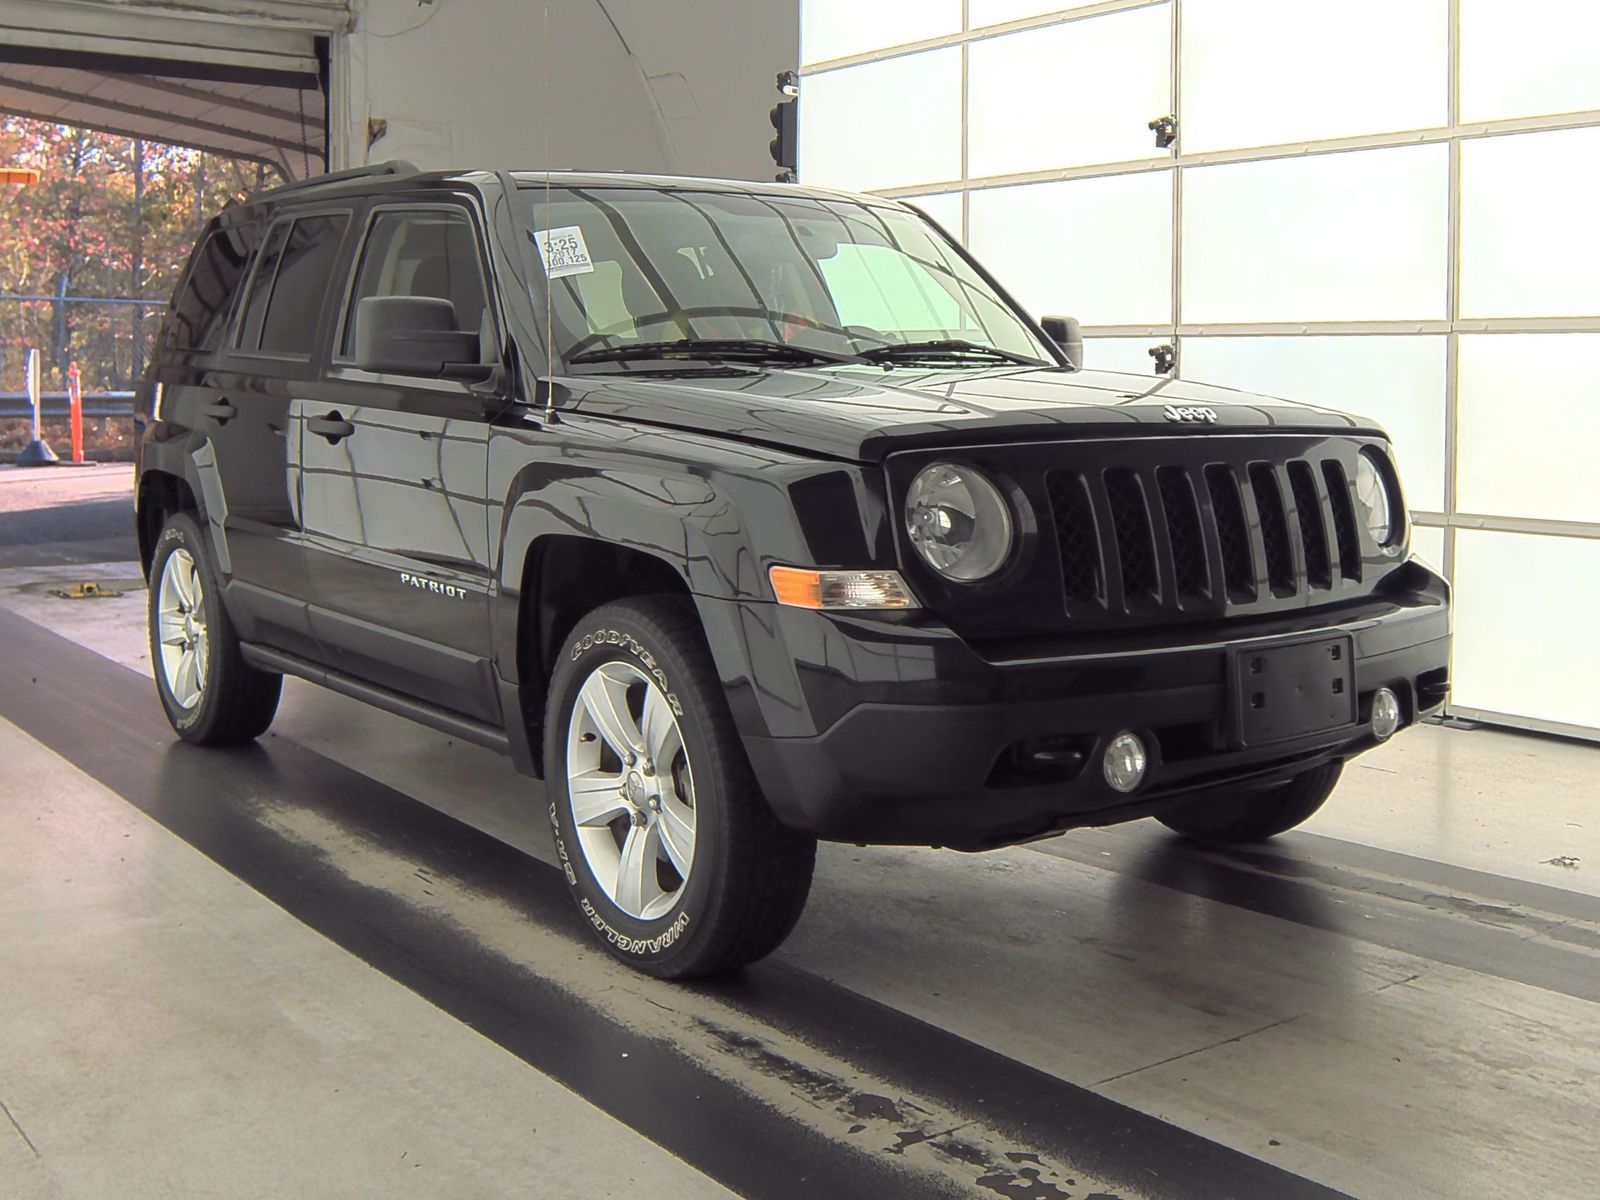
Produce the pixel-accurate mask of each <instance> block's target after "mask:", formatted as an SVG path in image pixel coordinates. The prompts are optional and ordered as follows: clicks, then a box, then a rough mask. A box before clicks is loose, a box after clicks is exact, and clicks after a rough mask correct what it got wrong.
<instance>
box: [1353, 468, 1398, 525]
mask: <svg viewBox="0 0 1600 1200" xmlns="http://www.w3.org/2000/svg"><path fill="white" fill-rule="evenodd" d="M1356 508H1357V509H1359V510H1360V516H1361V519H1362V520H1363V521H1365V522H1366V526H1367V532H1368V533H1370V534H1371V535H1372V540H1373V541H1374V542H1376V543H1377V544H1378V545H1379V546H1382V547H1383V548H1385V549H1388V548H1389V547H1390V546H1392V545H1393V544H1394V543H1396V542H1397V541H1398V540H1399V539H1398V537H1397V536H1396V535H1397V534H1398V533H1399V532H1400V522H1401V519H1402V518H1401V516H1400V505H1399V501H1398V498H1397V497H1395V496H1392V495H1390V487H1389V472H1388V470H1387V468H1386V467H1384V466H1383V465H1380V463H1379V461H1378V458H1377V455H1376V453H1375V452H1374V451H1371V450H1363V451H1362V452H1361V454H1360V456H1359V457H1358V458H1357V459H1356Z"/></svg>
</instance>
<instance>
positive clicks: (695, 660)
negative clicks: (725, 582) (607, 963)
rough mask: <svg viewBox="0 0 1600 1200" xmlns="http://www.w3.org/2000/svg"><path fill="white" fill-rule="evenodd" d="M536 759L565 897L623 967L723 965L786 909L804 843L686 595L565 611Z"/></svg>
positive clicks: (724, 968) (782, 920) (662, 970)
mask: <svg viewBox="0 0 1600 1200" xmlns="http://www.w3.org/2000/svg"><path fill="white" fill-rule="evenodd" d="M545 764H546V767H547V771H546V780H547V784H546V788H547V794H548V796H549V800H550V823H551V825H552V826H553V827H554V830H555V841H556V854H557V857H558V859H559V861H560V864H561V867H562V870H563V872H564V873H565V875H566V878H567V883H568V884H569V886H570V889H571V892H572V898H573V900H574V901H576V903H577V905H578V909H579V911H580V912H581V913H582V914H583V918H584V920H585V922H586V923H587V924H588V925H589V926H590V927H591V928H592V930H593V931H594V933H595V934H596V935H598V937H599V939H600V941H601V943H602V944H603V945H604V946H605V947H606V948H607V949H608V950H609V951H610V952H611V953H612V954H613V955H614V956H615V957H616V958H618V959H620V960H621V961H623V962H625V963H627V964H628V965H629V966H631V967H634V968H636V969H638V970H640V971H643V972H646V973H647V974H650V975H656V976H660V977H662V978H670V979H685V978H693V977H704V976H710V975H718V974H723V973H726V972H729V971H734V970H737V969H738V968H739V967H742V966H744V965H746V964H747V963H751V962H754V961H756V960H757V959H759V958H762V957H764V956H766V955H767V954H769V953H771V952H772V951H773V950H774V949H776V948H777V947H778V945H779V944H780V943H781V942H782V941H783V940H784V938H786V937H787V936H788V935H789V932H790V930H792V929H793V928H794V925H795V922H796V921H798V920H799V919H800V912H801V910H802V909H803V908H804V907H805V902H806V895H807V893H808V892H809V891H810V888H811V874H812V868H813V865H814V862H815V858H816V842H815V840H814V839H812V838H809V837H804V836H802V835H800V834H797V833H795V832H793V831H791V830H789V829H786V828H784V827H783V826H782V825H780V824H779V823H778V822H777V820H776V818H774V817H773V815H772V811H771V809H770V808H768V806H767V804H766V801H765V800H763V799H762V796H761V792H760V789H759V788H758V787H757V785H756V781H755V778H754V776H753V775H752V774H751V771H750V765H749V763H748V762H747V761H746V759H745V755H744V749H743V747H742V746H741V745H740V743H739V737H738V734H737V732H736V731H735V730H734V727H733V718H732V715H731V714H730V713H729V711H728V705H727V701H726V699H725V698H724V696H723V693H722V687H721V683H720V681H719V680H718V678H717V675H716V672H715V670H714V669H713V667H712V663H711V656H710V652H709V651H708V650H707V649H706V645H705V637H704V635H703V633H702V632H701V629H700V624H699V621H698V618H697V617H696V615H695V611H694V608H693V606H692V605H691V604H689V603H688V602H687V601H686V600H680V599H678V598H675V597H667V596H651V597H644V598H640V599H634V600H626V601H621V602H618V603H614V604H607V605H604V606H602V607H601V608H598V609H595V610H594V611H593V612H591V613H590V614H589V615H588V616H586V617H584V618H583V619H582V620H581V621H579V622H578V624H577V627H576V628H575V629H574V630H573V631H572V633H571V634H570V635H569V636H568V637H567V639H566V641H565V643H564V644H563V645H562V648H561V652H560V659H559V661H558V662H557V664H556V666H555V670H554V671H553V672H552V677H551V680H550V694H549V698H548V707H547V708H546V720H545Z"/></svg>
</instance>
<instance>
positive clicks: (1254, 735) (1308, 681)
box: [1229, 634, 1356, 746]
mask: <svg viewBox="0 0 1600 1200" xmlns="http://www.w3.org/2000/svg"><path fill="white" fill-rule="evenodd" d="M1229 677H1230V679H1231V682H1232V692H1233V727H1234V731H1235V737H1236V740H1237V742H1238V744H1239V745H1240V746H1261V745H1267V744H1270V743H1272V742H1281V741H1285V740H1287V739H1289V738H1295V737H1304V736H1306V735H1307V734H1313V733H1325V732H1328V731H1330V730H1334V729H1341V728H1344V727H1346V726H1350V725H1354V724H1355V722H1356V689H1355V642H1354V639H1353V638H1352V637H1351V636H1350V635H1349V634H1332V635H1326V636H1323V637H1317V638H1307V639H1305V640H1303V641H1296V642H1290V643H1287V644H1280V645H1276V646H1250V647H1243V646H1241V647H1236V648H1235V649H1234V650H1233V651H1232V653H1231V654H1230V655H1229Z"/></svg>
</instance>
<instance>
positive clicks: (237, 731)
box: [149, 513, 283, 746]
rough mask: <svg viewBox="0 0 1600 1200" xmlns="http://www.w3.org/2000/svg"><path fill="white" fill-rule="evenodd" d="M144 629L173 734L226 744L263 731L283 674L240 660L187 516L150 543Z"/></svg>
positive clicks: (206, 557) (199, 538) (205, 552)
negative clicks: (151, 552) (147, 610)
mask: <svg viewBox="0 0 1600 1200" xmlns="http://www.w3.org/2000/svg"><path fill="white" fill-rule="evenodd" d="M149 624H150V665H151V667H152V668H153V669H154V671H155V677H156V691H157V692H158V693H159V694H160V696H161V706H162V707H163V708H165V709H166V711H167V720H168V721H169V722H171V724H172V728H173V729H174V730H176V731H177V734H178V736H179V737H181V738H183V739H184V741H187V742H194V743H196V744H197V745H202V746H228V745H236V744H238V743H240V742H248V741H250V740H251V739H252V738H256V737H259V736H260V735H261V734H263V733H265V732H266V731H267V726H269V725H271V724H272V718H273V716H274V715H275V714H276V713H277V711H278V697H279V694H280V693H281V691H282V689H283V676H282V675H275V674H272V673H270V672H267V671H258V670H256V668H254V667H252V666H251V665H250V664H249V663H247V662H245V661H244V657H243V655H241V653H240V652H239V636H238V634H237V633H235V632H234V628H233V622H232V621H231V620H229V619H228V612H227V609H225V608H224V607H223V605H222V592H221V585H220V583H219V581H218V579H217V573H216V570H215V569H214V568H213V567H212V565H211V553H210V547H209V546H208V545H207V544H206V540H205V535H204V534H203V533H201V532H200V526H199V525H198V524H196V523H195V520H194V518H193V517H191V516H189V514H188V513H177V514H175V515H174V516H173V517H172V518H171V519H170V520H168V522H167V524H166V527H165V528H164V529H162V531H161V536H160V537H159V538H157V539H156V548H155V554H154V555H153V556H152V558H151V562H150V614H149Z"/></svg>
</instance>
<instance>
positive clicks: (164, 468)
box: [134, 432, 233, 576]
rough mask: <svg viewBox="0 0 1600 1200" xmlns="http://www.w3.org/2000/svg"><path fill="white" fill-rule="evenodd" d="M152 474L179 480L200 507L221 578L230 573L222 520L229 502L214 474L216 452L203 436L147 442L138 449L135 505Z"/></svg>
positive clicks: (195, 433)
mask: <svg viewBox="0 0 1600 1200" xmlns="http://www.w3.org/2000/svg"><path fill="white" fill-rule="evenodd" d="M151 475H166V476H169V477H171V478H173V479H179V480H182V481H183V483H184V485H185V486H186V487H187V488H188V489H189V494H190V495H191V496H193V497H194V500H195V504H196V505H197V506H198V507H199V513H198V516H199V519H200V524H201V525H202V526H203V527H205V528H207V529H209V530H210V533H211V545H212V549H213V552H214V553H215V554H216V557H217V567H218V569H219V570H221V572H222V573H223V575H224V576H231V575H232V574H233V559H232V556H231V555H230V554H229V553H228V532H227V527H226V525H225V521H226V518H227V515H228V503H227V500H226V499H224V497H223V491H222V480H221V477H220V476H219V474H218V472H217V452H216V449H215V447H213V446H212V445H211V442H210V440H209V439H208V438H207V437H206V436H205V435H204V434H202V433H198V432H189V433H187V434H186V435H184V436H182V437H175V438H172V439H170V440H167V441H155V440H150V441H146V442H145V443H144V444H143V445H142V446H141V448H140V455H139V468H138V482H137V484H136V485H135V491H134V496H135V504H136V505H137V504H140V503H141V502H142V500H143V497H144V481H145V479H146V478H148V477H149V476H151Z"/></svg>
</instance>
